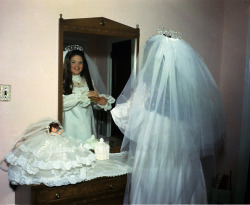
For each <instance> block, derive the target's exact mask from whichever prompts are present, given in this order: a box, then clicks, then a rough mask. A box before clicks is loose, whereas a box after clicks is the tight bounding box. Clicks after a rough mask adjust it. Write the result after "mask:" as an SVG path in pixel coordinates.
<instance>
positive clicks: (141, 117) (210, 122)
mask: <svg viewBox="0 0 250 205" xmlns="http://www.w3.org/2000/svg"><path fill="white" fill-rule="evenodd" d="M111 113H112V117H113V119H114V121H115V123H116V124H117V125H118V127H119V128H120V129H121V131H122V132H123V133H124V140H123V143H122V150H127V151H128V153H129V161H130V163H131V166H133V171H132V174H131V175H130V176H128V183H127V189H126V196H125V200H124V203H132V204H150V203H151V204H152V203H153V204H158V203H159V204H161V203H206V200H207V199H206V188H205V182H204V176H203V170H202V167H201V162H200V159H201V158H203V157H206V156H213V155H214V154H215V150H216V148H218V147H220V146H221V145H222V144H223V142H224V141H225V118H224V112H223V106H222V101H221V96H220V92H219V89H218V87H217V85H216V83H215V81H214V79H213V77H212V75H211V74H210V72H209V70H208V68H207V66H206V65H205V63H204V62H203V60H202V58H201V57H200V56H199V54H198V53H196V51H195V50H194V49H193V48H192V47H191V46H190V45H189V44H188V43H187V42H185V41H184V40H182V39H174V38H168V37H166V36H164V35H160V34H159V35H154V36H152V37H150V38H149V39H148V40H147V42H146V45H145V48H144V54H143V58H142V63H141V69H140V72H139V74H138V75H137V77H135V74H134V73H132V75H131V77H130V79H129V81H128V83H127V84H126V86H125V88H124V90H123V91H122V93H121V94H120V96H119V98H118V99H117V102H116V107H115V108H114V109H113V110H112V111H111Z"/></svg>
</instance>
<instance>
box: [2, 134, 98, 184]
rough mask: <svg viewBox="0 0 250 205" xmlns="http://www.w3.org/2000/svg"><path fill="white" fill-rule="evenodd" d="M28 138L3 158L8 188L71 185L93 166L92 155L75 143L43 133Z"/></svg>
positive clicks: (60, 136)
mask: <svg viewBox="0 0 250 205" xmlns="http://www.w3.org/2000/svg"><path fill="white" fill-rule="evenodd" d="M31 135H32V136H30V137H29V138H28V139H26V140H23V141H21V142H20V145H19V146H17V147H15V148H13V149H12V150H11V151H10V152H9V153H8V154H6V155H5V159H6V162H7V163H8V164H9V166H8V177H9V181H10V182H11V183H12V184H41V183H42V184H45V185H47V186H61V185H67V184H75V183H78V182H81V181H84V180H85V179H86V172H87V171H88V170H89V169H90V168H92V167H94V165H95V155H94V154H93V153H92V152H91V151H89V150H88V149H86V148H84V147H83V146H82V144H81V143H79V141H76V140H75V139H67V138H65V137H64V136H62V135H58V134H55V133H48V132H47V131H44V132H42V133H39V134H37V133H35V134H34V135H33V134H31Z"/></svg>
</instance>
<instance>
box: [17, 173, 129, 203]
mask: <svg viewBox="0 0 250 205" xmlns="http://www.w3.org/2000/svg"><path fill="white" fill-rule="evenodd" d="M126 178H127V175H122V176H116V177H101V178H96V179H93V180H90V181H84V182H81V183H78V184H73V185H72V184H71V185H65V186H59V187H48V186H45V185H31V186H28V185H21V186H18V187H17V190H16V204H122V203H123V197H124V192H125V187H126Z"/></svg>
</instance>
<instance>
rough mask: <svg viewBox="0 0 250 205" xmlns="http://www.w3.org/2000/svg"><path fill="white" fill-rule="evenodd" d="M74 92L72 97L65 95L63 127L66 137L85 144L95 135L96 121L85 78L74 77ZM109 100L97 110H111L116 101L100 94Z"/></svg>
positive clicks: (98, 106) (97, 105)
mask: <svg viewBox="0 0 250 205" xmlns="http://www.w3.org/2000/svg"><path fill="white" fill-rule="evenodd" d="M72 81H73V90H72V94H70V95H63V127H64V131H65V133H66V136H71V137H74V138H76V139H79V140H81V141H82V142H83V143H84V142H85V141H86V140H87V139H89V138H90V137H91V135H93V134H94V135H95V136H96V133H95V120H94V114H93V109H92V103H91V101H90V99H89V98H88V96H87V95H88V93H89V88H88V85H87V82H86V80H85V78H83V77H81V76H80V75H73V76H72ZM99 96H100V97H105V98H106V99H107V103H106V105H99V104H95V105H94V106H96V107H97V108H100V109H104V110H105V111H107V110H110V109H111V108H112V107H111V104H112V103H114V102H115V99H114V98H113V97H112V96H110V95H106V94H99Z"/></svg>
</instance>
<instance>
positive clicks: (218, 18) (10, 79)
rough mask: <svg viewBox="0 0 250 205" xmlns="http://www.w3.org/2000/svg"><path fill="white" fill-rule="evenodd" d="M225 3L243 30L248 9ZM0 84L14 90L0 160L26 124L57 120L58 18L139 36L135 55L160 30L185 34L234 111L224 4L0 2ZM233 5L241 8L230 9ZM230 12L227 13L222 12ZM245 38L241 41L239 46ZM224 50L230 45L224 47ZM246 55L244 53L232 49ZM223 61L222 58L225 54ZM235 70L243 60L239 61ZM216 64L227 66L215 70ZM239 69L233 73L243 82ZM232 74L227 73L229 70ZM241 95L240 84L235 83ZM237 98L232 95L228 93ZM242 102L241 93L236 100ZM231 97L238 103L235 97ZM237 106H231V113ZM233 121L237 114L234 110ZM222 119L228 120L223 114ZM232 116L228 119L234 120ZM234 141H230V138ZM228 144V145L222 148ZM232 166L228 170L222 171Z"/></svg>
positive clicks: (2, 121) (2, 182) (9, 197)
mask: <svg viewBox="0 0 250 205" xmlns="http://www.w3.org/2000/svg"><path fill="white" fill-rule="evenodd" d="M230 2H231V3H232V2H233V3H232V5H230V4H226V7H225V8H226V12H225V15H226V17H228V16H230V12H232V13H234V10H236V11H237V15H236V16H235V17H236V18H238V17H240V20H241V21H242V20H243V23H238V24H236V19H235V24H233V25H232V26H231V29H232V30H235V29H236V28H237V29H239V28H240V29H242V28H243V29H242V30H243V31H244V27H245V25H246V24H245V21H246V19H245V15H241V12H245V10H246V9H247V5H246V4H245V3H244V2H245V1H243V0H238V1H237V2H236V1H232V0H231V1H230ZM0 3H1V7H0V29H1V32H0V62H1V67H0V84H10V85H11V86H12V96H11V101H10V102H0V115H1V117H0V157H1V158H2V157H3V156H4V154H5V153H7V152H8V151H9V150H10V148H11V145H12V144H13V141H14V139H15V138H16V137H17V136H18V135H20V134H21V133H22V131H23V130H24V129H25V128H26V127H27V126H28V125H29V124H30V123H32V122H35V121H37V120H38V119H40V118H42V117H47V116H50V117H52V118H57V89H58V85H57V81H58V76H57V68H58V19H59V14H63V18H65V19H68V18H89V17H106V18H109V19H112V20H115V21H117V22H121V23H123V24H125V25H128V26H131V27H135V26H136V24H139V26H140V29H141V30H140V31H141V38H140V43H141V48H140V49H141V50H142V47H143V44H144V42H145V41H146V39H147V38H148V37H149V36H151V35H153V34H155V33H156V31H157V28H158V26H160V27H165V28H171V29H172V30H177V31H180V32H182V33H183V38H184V40H186V41H187V42H188V43H189V44H191V46H192V47H193V48H194V49H195V50H196V51H197V52H198V53H199V54H200V55H201V56H202V57H203V58H204V61H205V62H206V64H207V65H208V67H209V69H210V71H211V73H212V75H213V76H214V78H215V80H216V82H217V83H218V84H219V85H220V79H221V81H222V82H223V86H224V87H223V89H222V91H223V92H225V94H223V96H224V100H225V101H229V102H228V103H227V107H226V109H227V110H226V111H228V110H231V109H234V108H235V106H238V103H236V102H235V99H234V98H233V99H232V97H230V96H228V92H229V89H227V86H228V85H229V82H226V80H225V79H227V77H226V76H225V75H224V73H227V69H228V68H227V66H229V65H226V64H225V63H224V61H223V62H222V59H223V58H222V57H223V56H222V50H223V51H224V53H225V51H227V52H228V55H229V54H230V50H227V49H226V47H223V46H222V43H224V41H223V37H225V36H224V35H225V34H224V35H223V29H224V27H223V21H224V20H225V21H226V20H227V18H225V17H224V0H210V1H208V0H189V1H186V0H154V1H151V0H126V1H118V0H105V1H103V0H71V1H68V0H53V1H51V0H0ZM234 4H235V5H240V6H237V7H235V6H234ZM227 9H230V11H227ZM245 40H246V39H242V43H241V44H244V43H245ZM229 44H230V42H229ZM238 50H239V52H241V53H242V54H244V52H245V50H244V47H239V48H238ZM224 55H225V54H224ZM237 58H239V59H236V64H237V65H238V64H240V63H239V62H240V61H241V59H242V58H244V55H243V57H241V56H237ZM221 65H222V66H225V67H223V68H222V69H221ZM242 69H244V68H243V67H241V64H240V65H239V66H237V70H236V71H235V72H236V73H237V72H239V77H238V78H237V79H235V80H237V81H240V80H243V79H242V78H243V76H242ZM230 70H231V67H230ZM234 85H235V86H236V89H240V92H242V86H241V85H239V86H238V83H236V82H235V83H234ZM233 94H235V93H233ZM237 97H241V94H239V95H237ZM235 98H236V97H235ZM236 108H237V107H236ZM233 115H237V116H241V110H240V109H239V110H237V109H235V113H233ZM227 116H228V115H227ZM233 117H234V116H230V115H229V116H228V118H229V119H230V118H233ZM229 131H230V132H233V133H236V135H235V134H234V135H233V137H232V136H231V135H229V139H228V143H229V145H230V147H231V146H233V145H234V144H235V145H236V146H235V152H237V150H238V142H239V133H240V130H239V126H237V127H233V128H230V129H229ZM231 138H232V139H231ZM226 146H227V145H226ZM232 155H233V153H231V152H229V151H227V152H226V153H225V154H224V155H223V156H222V157H221V159H220V161H221V162H220V169H221V170H222V171H224V170H229V169H233V170H234V169H235V167H236V164H237V157H234V158H233V161H232V162H230V163H226V164H224V162H228V161H230V159H231V158H232ZM228 166H230V167H228ZM0 186H1V191H0V204H13V203H14V201H15V195H14V192H13V191H12V190H11V189H10V188H9V187H8V178H7V173H4V172H2V171H0Z"/></svg>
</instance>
